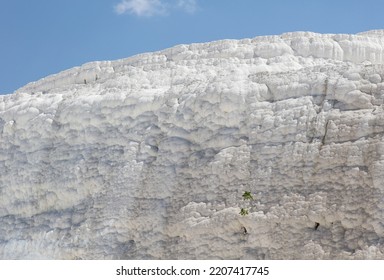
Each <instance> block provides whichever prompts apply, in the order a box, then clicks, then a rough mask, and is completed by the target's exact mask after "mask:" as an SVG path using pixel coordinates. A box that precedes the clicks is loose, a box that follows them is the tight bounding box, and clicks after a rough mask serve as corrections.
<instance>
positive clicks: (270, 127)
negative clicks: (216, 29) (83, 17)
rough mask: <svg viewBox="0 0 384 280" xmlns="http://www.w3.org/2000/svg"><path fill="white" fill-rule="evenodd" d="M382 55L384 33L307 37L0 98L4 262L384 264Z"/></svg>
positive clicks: (219, 49) (78, 74) (42, 85)
mask: <svg viewBox="0 0 384 280" xmlns="http://www.w3.org/2000/svg"><path fill="white" fill-rule="evenodd" d="M383 63H384V32H382V31H371V32H366V33H362V34H357V35H334V34H326V35H321V34H315V33H308V32H305V33H304V32H298V33H289V34H283V35H281V36H266V37H257V38H254V39H244V40H240V41H235V40H225V41H218V42H212V43H206V44H192V45H180V46H176V47H174V48H170V49H167V50H163V51H159V52H156V53H148V54H142V55H138V56H135V57H132V58H128V59H123V60H119V61H113V62H93V63H89V64H86V65H84V66H81V67H77V68H73V69H70V70H67V71H64V72H62V73H59V74H57V75H53V76H50V77H47V78H45V79H42V80H40V81H37V82H34V83H31V84H28V85H26V86H25V87H23V88H21V89H20V90H18V91H17V92H15V93H14V94H12V95H7V96H2V97H0V133H1V134H0V135H1V136H0V223H1V225H2V226H1V227H0V258H2V259H27V258H32V259H37V258H44V259H73V258H83V259H212V258H214V259H282V258H284V259H340V258H342V259H349V258H351V259H367V258H373V259H382V258H384V255H383V254H384V245H383V242H384V224H383V221H384V212H383V211H384V202H383V201H384V200H383V197H384V175H383V174H384V145H383V143H384V142H383V136H384V111H383V106H382V104H383V102H384V81H383V79H384V65H383ZM245 191H249V192H251V193H252V196H253V198H254V199H253V200H243V198H242V194H243V193H244V192H245ZM241 208H246V209H247V210H248V211H249V214H248V215H245V216H242V215H240V214H239V212H240V209H241ZM244 229H246V230H244Z"/></svg>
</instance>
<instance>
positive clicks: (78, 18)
mask: <svg viewBox="0 0 384 280" xmlns="http://www.w3.org/2000/svg"><path fill="white" fill-rule="evenodd" d="M383 11H384V1H383V0H364V1H362V0H349V1H339V0H318V1H316V0H302V1H298V0H291V1H289V0H263V1H259V0H33V1H30V0H0V93H11V92H13V91H14V90H16V89H17V88H19V87H21V86H23V85H25V84H26V83H28V82H32V81H35V80H38V79H40V78H43V77H45V76H47V75H50V74H54V73H57V72H59V71H62V70H65V69H68V68H71V67H74V66H78V65H81V64H83V63H86V62H90V61H95V60H114V59H119V58H125V57H129V56H132V55H135V54H138V53H142V52H149V51H156V50H161V49H164V48H168V47H171V46H173V45H177V44H184V43H194V42H207V41H213V40H219V39H240V38H252V37H255V36H258V35H272V34H281V33H284V32H290V31H313V32H320V33H357V32H361V31H366V30H371V29H384V16H383Z"/></svg>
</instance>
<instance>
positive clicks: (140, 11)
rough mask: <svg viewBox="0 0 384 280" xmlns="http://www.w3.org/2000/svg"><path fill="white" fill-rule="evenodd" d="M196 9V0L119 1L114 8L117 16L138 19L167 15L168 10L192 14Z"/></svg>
mask: <svg viewBox="0 0 384 280" xmlns="http://www.w3.org/2000/svg"><path fill="white" fill-rule="evenodd" d="M196 9H197V3H196V0H120V3H119V4H117V5H116V6H115V12H116V13H117V14H119V15H122V14H133V15H136V16H139V17H151V16H155V15H167V14H168V13H169V11H170V10H183V11H185V12H187V13H190V14H193V13H194V12H195V11H196Z"/></svg>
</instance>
